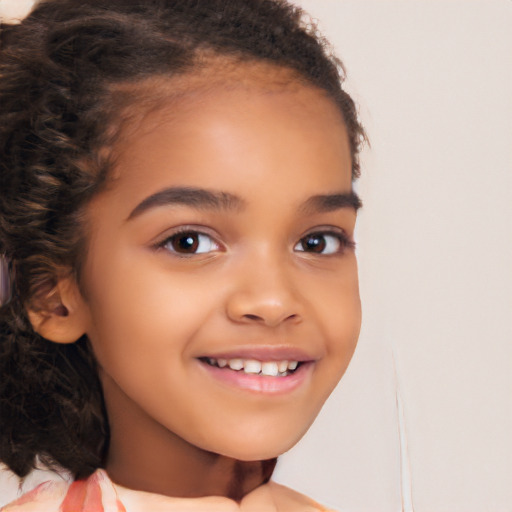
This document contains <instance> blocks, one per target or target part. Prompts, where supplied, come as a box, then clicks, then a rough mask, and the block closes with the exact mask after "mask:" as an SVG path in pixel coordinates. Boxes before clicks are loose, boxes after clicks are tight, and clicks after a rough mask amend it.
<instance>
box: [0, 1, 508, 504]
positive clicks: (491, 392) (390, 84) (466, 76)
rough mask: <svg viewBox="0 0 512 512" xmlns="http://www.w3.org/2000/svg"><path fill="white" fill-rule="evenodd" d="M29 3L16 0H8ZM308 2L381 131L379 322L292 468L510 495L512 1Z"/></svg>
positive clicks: (466, 493)
mask: <svg viewBox="0 0 512 512" xmlns="http://www.w3.org/2000/svg"><path fill="white" fill-rule="evenodd" d="M28 3H29V2H25V1H23V0H0V14H4V15H5V14H6V12H7V11H8V10H9V9H13V10H17V9H18V8H22V7H23V5H22V4H28ZM301 4H303V5H304V6H305V7H306V8H307V9H308V10H309V11H310V12H311V13H312V15H313V16H314V17H315V18H318V20H319V23H320V27H321V29H322V30H323V31H324V32H325V34H326V35H327V36H328V37H329V38H330V39H331V41H333V43H334V44H335V46H336V48H337V51H338V53H339V55H340V56H341V57H342V59H343V61H344V63H345V64H346V67H347V69H348V75H349V79H348V82H347V84H348V87H349V89H350V91H351V92H352V93H353V94H354V96H355V97H356V99H357V100H358V102H359V104H360V110H361V115H362V118H363V120H364V123H365V125H366V127H367V130H368V132H369V135H370V138H371V141H372V149H371V151H367V152H366V153H365V155H364V158H363V168H364V171H363V173H364V174H363V178H362V179H361V180H360V182H359V183H358V185H357V186H358V189H359V192H360V193H361V195H362V197H363V199H364V201H365V207H364V209H363V212H362V213H361V217H360V220H359V227H358V242H359V259H360V274H361V292H362V297H363V306H364V325H363V331H362V335H361V340H360V345H359V347H358V350H357V352H356V355H355V358H354V360H353V363H352V365H351V367H350V368H349V370H348V372H347V375H346V376H345V378H344V380H343V382H342V384H341V385H340V387H339V388H338V390H337V391H336V393H335V394H334V396H333V397H332V398H331V400H330V401H329V402H328V404H327V405H326V407H325V409H324V411H323V413H322V415H321V416H320V418H319V420H318V421H317V423H316V424H315V426H314V427H313V428H312V430H311V431H310V433H309V434H308V435H307V436H306V438H305V439H304V440H303V441H302V442H301V443H300V444H299V446H297V447H296V448H295V449H294V450H292V451H291V452H290V453H289V454H288V455H286V456H285V457H283V458H282V461H281V464H280V466H279V468H278V471H277V475H276V477H277V479H278V480H279V481H281V482H283V483H286V484H288V485H291V486H292V487H295V488H297V489H300V490H302V491H304V492H305V493H309V494H311V495H312V496H314V497H316V498H317V499H318V500H320V501H321V502H324V503H326V504H329V505H331V506H333V507H334V508H337V509H339V510H343V511H347V512H395V511H399V510H404V511H412V510H414V511H415V512H502V511H508V512H510V511H512V484H511V482H512V206H511V205H512V59H511V55H512V30H511V27H512V1H510V0H479V1H478V0H302V1H301ZM3 478H4V479H3V482H4V483H3V484H2V483H0V495H2V496H4V495H5V496H6V495H7V493H8V492H9V493H11V492H14V491H13V490H12V489H13V486H12V481H10V483H5V482H7V479H6V477H5V475H4V477H3ZM2 486H3V487H2ZM2 492H3V493H4V494H2ZM0 503H1V500H0Z"/></svg>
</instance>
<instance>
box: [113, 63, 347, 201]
mask: <svg viewBox="0 0 512 512" xmlns="http://www.w3.org/2000/svg"><path fill="white" fill-rule="evenodd" d="M267 71H268V70H267ZM240 73H241V71H240V70H237V72H236V73H233V74H232V75H229V76H227V77H222V79H220V78H219V77H215V79H213V80H212V81H206V82H205V80H204V79H203V80H200V81H198V82H196V83H193V82H192V84H190V83H189V84H188V88H187V83H186V81H183V82H182V83H180V84H179V86H178V87H173V85H174V86H175V85H176V84H172V83H163V82H162V83H160V84H158V88H159V90H158V95H156V96H154V97H153V99H154V98H157V99H158V101H156V100H155V101H153V102H152V104H151V108H147V107H148V104H147V103H144V102H142V104H139V105H137V103H134V104H133V105H132V116H131V119H128V120H127V121H126V122H125V123H124V127H123V130H122V132H121V136H120V137H119V138H118V140H117V142H116V144H115V145H114V151H113V154H114V159H113V161H114V162H115V167H114V169H113V172H112V177H113V187H111V188H113V189H114V190H117V194H118V195H119V194H123V195H124V197H125V199H126V201H125V202H126V204H127V205H129V204H135V203H136V202H138V201H140V197H141V196H143V195H150V194H154V193H155V192H157V191H158V190H159V189H162V188H164V187H170V186H182V187H187V186H191V187H201V188H208V189H212V190H222V191H225V192H233V193H234V194H235V195H238V196H240V195H247V196H250V195H251V192H254V193H256V192H258V193H259V194H260V196H261V195H262V194H263V195H266V196H268V197H271V196H273V195H274V194H276V192H277V191H279V193H281V194H282V192H283V190H285V191H286V194H287V195H288V196H292V195H293V194H296V196H297V201H303V200H304V199H305V198H306V196H307V194H308V193H309V192H311V194H310V195H313V194H314V193H318V194H321V193H332V192H340V191H349V190H350V189H351V156H350V148H349V143H348V136H347V133H346V129H345V126H344V122H343V118H342V115H341V113H340V111H339V109H338V107H337V106H336V104H335V103H334V101H332V100H331V99H330V98H329V97H328V96H327V94H326V93H324V92H323V91H322V90H319V89H317V88H315V87H312V86H310V85H305V84H304V83H303V82H300V81H299V80H297V79H294V80H292V79H291V77H290V74H289V73H287V74H285V73H282V74H278V75H276V76H272V79H268V78H267V77H266V75H264V74H263V73H262V70H261V69H252V68H248V69H246V74H245V75H244V78H243V79H241V80H238V78H240V77H241V76H242V75H241V74H240ZM203 78H204V77H203ZM166 87H167V88H168V91H169V92H168V94H167V95H166V94H165V88H166ZM262 181H264V185H265V186H262V184H261V182H262ZM299 196H300V197H299Z"/></svg>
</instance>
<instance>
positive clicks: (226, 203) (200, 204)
mask: <svg viewBox="0 0 512 512" xmlns="http://www.w3.org/2000/svg"><path fill="white" fill-rule="evenodd" d="M173 204H179V205H185V206H191V207H192V208H197V209H200V210H239V209H240V208H241V207H243V205H244V201H243V200H242V199H241V198H239V197H238V196H235V195H233V194H230V193H228V192H217V191H212V190H206V189H204V188H194V187H170V188H166V189H164V190H160V191H159V192H156V193H155V194H152V195H150V196H149V197H146V199H144V200H143V201H142V202H141V203H139V204H138V205H137V206H136V207H135V208H134V209H133V210H132V212H131V213H130V215H129V216H128V219H127V220H131V219H133V218H134V217H138V216H139V215H141V214H142V213H143V212H145V211H147V210H149V209H150V208H156V207H158V206H166V205H173Z"/></svg>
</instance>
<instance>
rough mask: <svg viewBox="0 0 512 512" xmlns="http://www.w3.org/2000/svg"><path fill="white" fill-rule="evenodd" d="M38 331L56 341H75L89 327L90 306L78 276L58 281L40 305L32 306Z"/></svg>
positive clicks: (30, 309)
mask: <svg viewBox="0 0 512 512" xmlns="http://www.w3.org/2000/svg"><path fill="white" fill-rule="evenodd" d="M28 316H29V319H30V322H31V324H32V327H33V328H34V331H36V332H37V333H38V334H40V335H41V336H42V337H43V338H46V339H47V340H50V341H54V342H55V343H74V342H75V341H77V340H78V339H79V338H81V337H82V336H83V335H84V334H85V333H86V331H87V326H88V325H89V309H88V307H87V304H86V303H85V301H84V299H83V297H82V294H81V293H80V290H79V288H78V284H77V283H76V280H75V278H74V277H71V276H68V277H64V278H61V279H59V280H58V281H57V284H56V285H55V287H53V288H52V290H51V292H50V293H49V294H47V295H46V296H45V297H44V299H42V300H41V299H40V300H38V301H37V307H35V306H29V307H28Z"/></svg>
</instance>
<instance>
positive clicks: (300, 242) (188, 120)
mask: <svg viewBox="0 0 512 512" xmlns="http://www.w3.org/2000/svg"><path fill="white" fill-rule="evenodd" d="M131 133H132V135H129V136H128V137H127V138H125V139H123V140H122V141H121V142H119V145H118V147H117V153H118V155H119V158H118V160H117V163H116V170H115V172H114V175H115V178H116V179H115V180H114V182H113V184H112V186H111V187H110V189H109V190H107V191H105V192H102V193H101V194H100V195H98V196H97V197H96V198H95V199H94V201H93V202H92V204H91V205H90V208H89V209H88V215H89V227H90V247H89V253H88V257H87V258H88V259H87V263H86V265H85V269H84V275H83V278H84V287H85V290H86V292H87V293H86V295H87V303H86V306H85V307H86V308H87V309H88V315H89V317H90V322H89V324H88V326H87V334H88V336H89V338H90V340H91V342H92V345H93V348H94V351H95V354H96V356H97V359H98V362H99V365H100V368H101V370H100V376H101V379H102V383H103V386H104V391H105V396H106V400H107V409H110V405H111V404H112V403H116V402H118V401H123V403H124V406H123V418H124V421H125V426H124V428H125V429H128V430H129V429H130V428H131V426H130V424H129V422H128V424H127V422H126V419H127V418H128V419H129V418H133V422H134V424H135V423H136V422H137V421H139V422H140V418H141V417H144V420H143V422H144V424H145V427H144V428H145V432H147V435H151V431H152V432H153V433H154V434H155V436H160V437H161V438H162V442H163V443H165V441H164V440H163V439H165V435H166V434H165V432H168V431H171V432H172V433H173V435H177V436H179V437H181V438H183V439H185V440H186V441H188V442H189V443H191V444H193V445H196V446H199V447H201V448H203V449H206V450H208V451H212V452H216V453H221V454H223V455H227V456H230V457H234V458H238V459H242V460H257V459H266V458H271V457H274V456H277V455H278V454H281V453H282V452H284V451H286V450H287V449H289V448H290V447H291V446H293V444H295V443H296V442H297V441H298V439H299V438H300V437H301V436H302V435H303V434H304V432H305V431H306V430H307V428H308V427H309V426H310V424H311V423H312V421H313V420H314V418H315V416H316V415H317V413H318V412H319V410H320V408H321V406H322V404H323V403H324V401H325V399H326V398H327V397H328V396H329V394H330V393H331V391H332V390H333V388H334V387H335V385H336V384H337V382H338V381H339V379H340V377H341V376H342V374H343V373H344V371H345V369H346V367H347V365H348V363H349V360H350V358H351V356H352V353H353V351H354V348H355V345H356V341H357V337H358V333H359V327H360V316H361V312H360V301H359V293H358V279H357V267H356V258H355V254H354V250H353V247H352V246H351V244H350V241H351V240H352V237H353V231H354V224H355V220H356V211H355V208H354V207H353V206H351V205H350V199H351V196H350V194H351V191H352V187H351V158H350V152H349V146H348V140H347V135H346V131H345V128H344V125H343V122H342V120H341V116H340V114H339V112H338V110H337V108H336V107H335V106H334V104H333V103H332V102H331V101H330V100H328V99H326V97H325V96H323V95H322V94H321V93H319V92H317V91H316V90H313V89H312V88H307V87H304V86H297V87H295V88H294V89H291V88H284V87H277V86H276V88H274V89H273V90H266V91H262V90H260V89H259V87H258V85H253V86H252V87H239V88H234V89H233V88H231V89H230V90H228V89H227V88H222V87H216V88H214V89H213V90H209V91H205V92H203V93H197V94H195V95H194V96H190V97H189V99H188V100H181V101H180V103H179V104H175V105H171V106H169V105H168V106H167V108H163V109H162V110H161V111H159V112H154V113H151V114H149V115H148V116H146V117H145V118H144V120H143V121H142V123H141V125H140V126H139V127H137V129H135V130H132V132H131ZM183 188H185V189H187V190H186V191H183V190H182V189H183ZM208 358H212V361H211V363H213V366H212V365H210V364H209V363H208V362H207V360H208ZM223 359H224V360H228V361H229V362H230V363H231V365H232V366H233V367H235V368H236V367H237V365H240V360H243V362H245V364H246V369H245V370H239V371H236V370H234V369H230V368H228V367H225V368H222V369H221V368H219V367H218V366H219V365H221V366H222V365H223V364H225V361H222V360H223ZM248 360H255V361H257V362H252V363H247V361H248ZM285 361H289V362H291V361H299V363H302V364H299V367H298V369H297V370H296V372H294V373H291V374H289V375H285V376H262V375H256V374H251V373H247V371H248V372H251V371H257V369H258V364H259V363H266V364H264V365H263V369H264V371H265V372H266V373H270V374H272V373H275V372H276V371H279V370H282V369H283V368H286V363H285ZM229 362H228V366H229ZM292 366H293V364H292ZM135 418H138V419H137V420H136V419H135ZM110 421H111V423H115V421H116V418H114V417H111V418H110ZM162 427H164V429H162ZM133 428H136V427H135V426H134V427H133ZM114 431H115V430H114ZM162 433H164V434H162Z"/></svg>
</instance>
